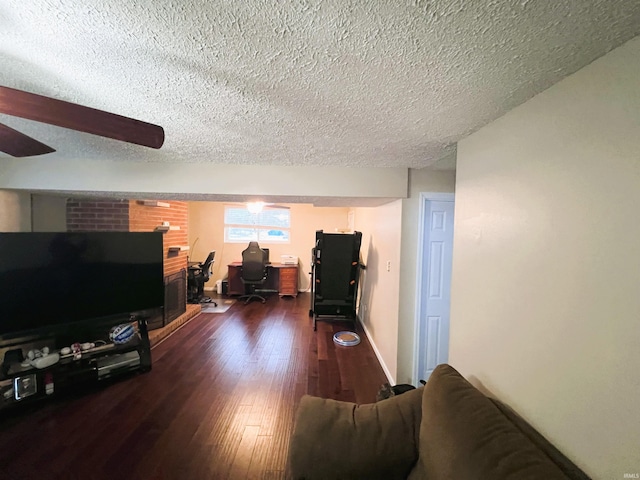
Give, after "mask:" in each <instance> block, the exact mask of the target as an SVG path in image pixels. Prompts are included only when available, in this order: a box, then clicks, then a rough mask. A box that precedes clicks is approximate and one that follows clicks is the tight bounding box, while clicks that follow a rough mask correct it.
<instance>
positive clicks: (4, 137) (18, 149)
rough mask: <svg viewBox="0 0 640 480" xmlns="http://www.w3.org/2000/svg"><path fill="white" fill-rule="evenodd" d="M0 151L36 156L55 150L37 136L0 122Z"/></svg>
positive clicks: (14, 155)
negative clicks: (32, 136)
mask: <svg viewBox="0 0 640 480" xmlns="http://www.w3.org/2000/svg"><path fill="white" fill-rule="evenodd" d="M0 152H4V153H8V154H9V155H11V156H12V157H34V156H36V155H44V154H45V153H51V152H55V150H54V149H53V148H51V147H50V146H48V145H45V144H44V143H40V142H39V141H38V140H36V139H35V138H31V137H30V136H28V135H25V134H24V133H20V132H19V131H17V130H14V129H13V128H11V127H7V126H6V125H3V124H2V123H0Z"/></svg>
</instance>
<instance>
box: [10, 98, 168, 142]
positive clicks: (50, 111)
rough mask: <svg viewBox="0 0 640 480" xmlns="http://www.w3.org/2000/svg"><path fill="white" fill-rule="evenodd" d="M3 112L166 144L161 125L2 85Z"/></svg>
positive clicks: (126, 139) (119, 137) (123, 138)
mask: <svg viewBox="0 0 640 480" xmlns="http://www.w3.org/2000/svg"><path fill="white" fill-rule="evenodd" d="M0 113H5V114H7V115H13V116H15V117H22V118H26V119H28V120H35V121H37V122H43V123H48V124H50V125H55V126H57V127H64V128H70V129H72V130H78V131H80V132H85V133H91V134H93V135H100V136H101V137H107V138H113V139H115V140H121V141H123V142H129V143H135V144H137V145H144V146H145V147H151V148H160V147H161V146H162V144H163V143H164V130H163V129H162V127H160V126H158V125H153V124H151V123H147V122H143V121H140V120H135V119H133V118H129V117H123V116H121V115H116V114H115V113H109V112H105V111H104V110H97V109H95V108H91V107H85V106H83V105H78V104H77V103H70V102H65V101H63V100H56V99H55V98H50V97H44V96H42V95H37V94H35V93H29V92H23V91H22V90H16V89H13V88H9V87H2V86H0Z"/></svg>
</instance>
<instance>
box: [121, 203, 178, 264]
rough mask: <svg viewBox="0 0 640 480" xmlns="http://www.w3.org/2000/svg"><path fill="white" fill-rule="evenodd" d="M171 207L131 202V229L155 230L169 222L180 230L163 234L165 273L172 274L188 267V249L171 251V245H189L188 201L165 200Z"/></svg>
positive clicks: (136, 230)
mask: <svg viewBox="0 0 640 480" xmlns="http://www.w3.org/2000/svg"><path fill="white" fill-rule="evenodd" d="M165 203H167V204H169V205H170V206H169V207H152V206H148V205H145V204H144V202H142V201H140V200H131V201H130V202H129V231H131V232H153V231H154V230H155V229H156V227H158V226H160V225H162V224H163V222H169V223H170V224H171V226H172V227H179V228H180V229H179V230H169V231H168V232H165V233H164V234H163V245H164V275H165V276H167V275H171V274H172V273H176V272H179V271H180V270H182V269H183V268H184V269H186V268H187V256H188V254H189V252H188V251H184V252H170V251H169V247H171V246H181V245H184V246H187V245H188V243H187V241H188V239H187V202H174V201H171V202H165Z"/></svg>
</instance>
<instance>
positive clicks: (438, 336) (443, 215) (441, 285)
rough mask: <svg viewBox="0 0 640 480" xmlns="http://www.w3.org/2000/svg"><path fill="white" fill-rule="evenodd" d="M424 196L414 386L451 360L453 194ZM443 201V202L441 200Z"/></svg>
mask: <svg viewBox="0 0 640 480" xmlns="http://www.w3.org/2000/svg"><path fill="white" fill-rule="evenodd" d="M442 195H443V194H440V195H431V196H429V195H428V194H423V198H422V201H423V204H422V208H421V212H422V215H421V222H420V223H421V226H420V228H421V235H420V236H421V241H420V242H419V247H418V248H419V249H420V254H419V255H418V257H419V259H420V262H419V263H420V264H419V270H418V283H417V287H418V290H417V295H418V312H417V322H418V325H417V328H416V332H417V342H416V357H417V358H416V360H417V361H416V362H415V363H416V368H415V369H414V370H415V372H414V373H415V375H414V376H415V378H414V382H415V384H416V385H417V384H418V381H419V380H427V379H428V378H429V376H430V375H431V372H433V369H434V368H435V367H436V366H437V365H438V364H440V363H446V362H447V361H448V359H449V311H450V301H451V265H452V259H453V255H452V251H453V212H454V202H453V194H451V195H450V197H444V198H443V197H442ZM440 198H442V199H440Z"/></svg>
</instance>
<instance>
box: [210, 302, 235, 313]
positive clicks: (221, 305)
mask: <svg viewBox="0 0 640 480" xmlns="http://www.w3.org/2000/svg"><path fill="white" fill-rule="evenodd" d="M216 303H217V304H218V306H217V307H216V306H215V305H214V304H213V303H203V304H202V313H224V312H226V311H227V310H229V308H230V307H231V305H233V304H234V303H236V301H235V300H234V299H232V298H220V299H217V300H216Z"/></svg>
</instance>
